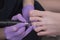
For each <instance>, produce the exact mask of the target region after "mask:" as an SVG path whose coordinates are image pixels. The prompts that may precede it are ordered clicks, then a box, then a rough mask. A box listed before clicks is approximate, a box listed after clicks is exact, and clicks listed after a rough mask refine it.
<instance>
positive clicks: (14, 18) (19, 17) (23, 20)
mask: <svg viewBox="0 0 60 40" xmlns="http://www.w3.org/2000/svg"><path fill="white" fill-rule="evenodd" d="M12 20H19V21H22V22H26V20H25V19H24V18H23V16H22V15H21V14H18V15H15V16H13V17H12Z"/></svg>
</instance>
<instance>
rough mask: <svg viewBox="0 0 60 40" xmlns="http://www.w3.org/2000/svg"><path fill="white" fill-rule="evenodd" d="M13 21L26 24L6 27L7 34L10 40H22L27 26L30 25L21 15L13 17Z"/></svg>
mask: <svg viewBox="0 0 60 40" xmlns="http://www.w3.org/2000/svg"><path fill="white" fill-rule="evenodd" d="M12 20H19V21H22V22H25V23H18V24H16V25H13V26H9V27H5V30H4V32H5V34H6V38H7V39H8V40H22V39H23V37H24V35H25V34H24V33H25V26H26V25H27V24H28V23H26V20H25V19H24V18H23V17H22V16H21V15H20V14H18V15H15V16H13V17H12Z"/></svg>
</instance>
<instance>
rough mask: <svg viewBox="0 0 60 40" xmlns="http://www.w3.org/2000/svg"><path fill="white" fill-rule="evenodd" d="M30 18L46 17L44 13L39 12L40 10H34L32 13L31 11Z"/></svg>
mask: <svg viewBox="0 0 60 40" xmlns="http://www.w3.org/2000/svg"><path fill="white" fill-rule="evenodd" d="M29 14H30V16H33V17H36V16H37V17H38V16H39V17H42V16H44V14H45V13H44V12H43V11H38V10H32V11H30V13H29Z"/></svg>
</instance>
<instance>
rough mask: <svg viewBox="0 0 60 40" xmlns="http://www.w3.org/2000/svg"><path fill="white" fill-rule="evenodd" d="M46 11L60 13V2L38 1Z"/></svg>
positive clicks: (50, 0)
mask: <svg viewBox="0 0 60 40" xmlns="http://www.w3.org/2000/svg"><path fill="white" fill-rule="evenodd" d="M36 1H38V2H39V3H40V4H41V5H42V7H43V8H44V9H45V10H46V11H53V12H60V0H36Z"/></svg>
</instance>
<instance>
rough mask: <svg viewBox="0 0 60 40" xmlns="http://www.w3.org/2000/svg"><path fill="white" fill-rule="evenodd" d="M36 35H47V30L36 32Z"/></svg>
mask: <svg viewBox="0 0 60 40" xmlns="http://www.w3.org/2000/svg"><path fill="white" fill-rule="evenodd" d="M37 35H38V36H47V35H49V32H47V31H42V32H38V33H37Z"/></svg>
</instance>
